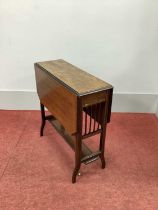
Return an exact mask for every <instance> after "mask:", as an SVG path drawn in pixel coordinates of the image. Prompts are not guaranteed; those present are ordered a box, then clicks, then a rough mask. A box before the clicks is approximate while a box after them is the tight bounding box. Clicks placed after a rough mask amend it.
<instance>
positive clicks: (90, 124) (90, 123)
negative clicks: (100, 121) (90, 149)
mask: <svg viewBox="0 0 158 210" xmlns="http://www.w3.org/2000/svg"><path fill="white" fill-rule="evenodd" d="M89 116H90V122H89V133H90V132H91V126H92V117H91V116H92V106H90V115H89Z"/></svg>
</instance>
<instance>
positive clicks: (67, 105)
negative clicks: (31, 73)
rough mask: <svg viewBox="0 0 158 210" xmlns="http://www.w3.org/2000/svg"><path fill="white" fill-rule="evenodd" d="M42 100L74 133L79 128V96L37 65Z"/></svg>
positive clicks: (36, 71) (37, 80)
mask: <svg viewBox="0 0 158 210" xmlns="http://www.w3.org/2000/svg"><path fill="white" fill-rule="evenodd" d="M35 73H36V85H37V93H38V95H39V99H40V102H41V103H42V104H43V105H44V106H45V107H47V109H48V110H49V111H50V112H51V113H52V115H53V116H54V117H55V118H56V119H58V120H59V122H60V123H61V124H62V125H63V126H64V128H65V129H66V130H67V131H68V132H69V133H70V134H73V133H75V132H76V129H77V125H76V123H77V96H76V95H75V94H74V93H73V92H70V91H69V90H68V89H67V88H66V87H64V86H63V85H61V84H60V83H59V82H57V81H56V80H55V79H53V78H52V77H51V76H50V75H49V74H48V73H46V72H45V71H43V70H41V69H40V68H39V67H38V66H37V65H35Z"/></svg>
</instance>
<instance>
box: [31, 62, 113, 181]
mask: <svg viewBox="0 0 158 210" xmlns="http://www.w3.org/2000/svg"><path fill="white" fill-rule="evenodd" d="M35 75H36V85H37V93H38V96H39V99H40V104H41V116H42V124H41V130H40V135H41V136H43V129H44V126H45V122H46V120H48V121H49V122H50V123H51V124H52V125H53V126H54V127H55V129H56V130H57V131H58V132H59V133H60V134H61V135H62V137H63V138H64V139H65V140H66V142H67V143H68V144H69V145H70V146H71V147H72V149H74V151H75V167H74V171H73V174H72V183H75V182H76V176H77V174H78V173H79V169H80V166H81V163H85V164H88V163H91V162H93V161H95V160H97V159H98V158H99V157H100V159H101V164H102V168H105V158H104V145H105V135H106V125H107V123H108V122H109V121H110V115H111V104H112V94H113V87H112V86H111V85H110V84H108V83H106V82H104V81H102V80H100V79H98V78H96V77H94V76H92V75H91V74H89V73H87V72H85V71H83V70H81V69H79V68H77V67H75V66H73V65H72V64H70V63H68V62H66V61H64V60H61V59H59V60H54V61H45V62H38V63H35ZM45 107H46V108H47V109H48V110H49V112H50V113H51V114H52V115H47V116H46V115H45ZM96 134H100V142H99V148H98V150H97V151H95V152H92V151H91V150H90V149H89V148H88V146H87V145H86V144H84V143H83V140H84V139H86V138H88V137H90V136H93V135H96Z"/></svg>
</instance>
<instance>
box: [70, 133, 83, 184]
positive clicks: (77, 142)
mask: <svg viewBox="0 0 158 210" xmlns="http://www.w3.org/2000/svg"><path fill="white" fill-rule="evenodd" d="M81 150H82V142H81V138H79V137H78V136H76V137H75V169H74V171H73V174H72V183H75V182H76V176H77V174H78V172H79V170H80V166H81Z"/></svg>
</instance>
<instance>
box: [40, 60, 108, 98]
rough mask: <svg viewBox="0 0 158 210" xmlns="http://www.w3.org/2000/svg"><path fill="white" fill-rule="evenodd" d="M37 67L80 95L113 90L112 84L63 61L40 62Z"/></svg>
mask: <svg viewBox="0 0 158 210" xmlns="http://www.w3.org/2000/svg"><path fill="white" fill-rule="evenodd" d="M36 65H38V66H39V67H40V68H41V69H43V70H46V71H48V72H49V73H50V74H52V75H53V76H54V77H55V78H57V79H58V80H60V81H61V82H62V83H64V84H65V86H67V87H69V88H70V89H72V90H73V91H74V92H76V93H77V94H78V95H84V94H87V93H93V92H97V91H101V90H106V89H110V88H112V86H111V85H110V84H108V83H106V82H104V81H103V80H101V79H99V78H97V77H95V76H93V75H91V74H89V73H87V72H85V71H83V70H81V69H79V68H78V67H76V66H73V65H72V64H70V63H68V62H66V61H64V60H62V59H59V60H53V61H44V62H38V63H36Z"/></svg>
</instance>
